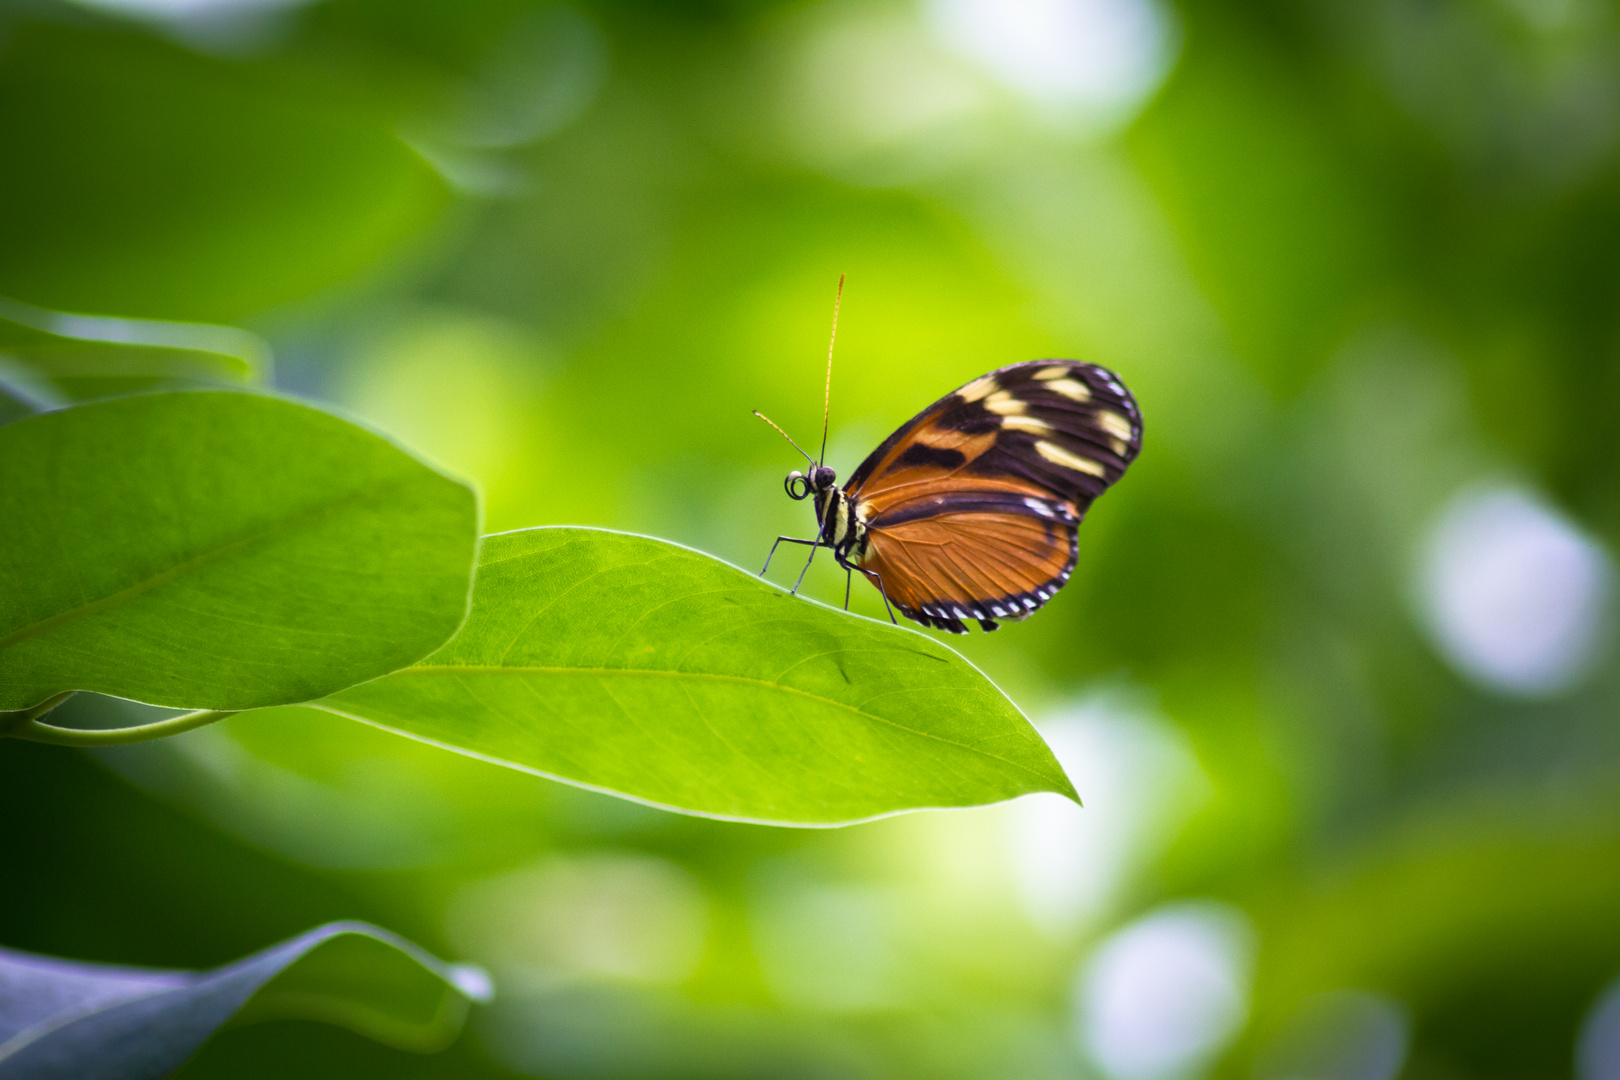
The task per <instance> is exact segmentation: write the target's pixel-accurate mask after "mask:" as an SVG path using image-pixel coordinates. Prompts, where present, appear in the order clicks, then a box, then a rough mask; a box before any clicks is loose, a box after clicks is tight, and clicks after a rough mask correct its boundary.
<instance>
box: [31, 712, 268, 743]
mask: <svg viewBox="0 0 1620 1080" xmlns="http://www.w3.org/2000/svg"><path fill="white" fill-rule="evenodd" d="M239 711H240V710H237V709H198V710H197V711H196V712H188V713H184V714H182V715H180V716H171V717H169V719H167V720H157V721H154V722H153V723H150V724H137V725H136V726H135V727H121V728H65V727H58V726H57V725H55V724H47V723H45V722H44V721H43V720H35V719H32V718H29V719H25V720H23V721H22V722H21V723H19V724H18V725H17V726H16V727H14V728H12V729H11V730H10V731H8V732H6V734H7V735H9V736H11V737H12V738H13V739H27V740H28V741H29V742H41V743H52V744H54V745H56V746H127V745H128V744H130V743H140V742H149V741H151V740H152V739H162V738H165V737H166V736H169V735H178V734H180V733H181V732H182V731H190V730H191V729H192V728H200V727H204V726H206V725H208V724H212V723H215V722H216V721H219V720H223V719H225V718H226V717H227V716H235V715H236V714H237V712H239Z"/></svg>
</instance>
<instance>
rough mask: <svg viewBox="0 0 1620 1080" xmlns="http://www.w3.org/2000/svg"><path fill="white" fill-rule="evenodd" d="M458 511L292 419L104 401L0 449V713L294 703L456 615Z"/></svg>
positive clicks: (178, 398) (357, 434) (278, 407)
mask: <svg viewBox="0 0 1620 1080" xmlns="http://www.w3.org/2000/svg"><path fill="white" fill-rule="evenodd" d="M477 516H478V511H477V503H476V497H475V496H474V495H473V493H472V491H471V490H470V489H468V488H467V487H466V486H465V485H463V484H461V483H458V482H457V481H454V480H451V479H449V478H447V477H445V476H443V475H441V474H439V473H438V472H435V471H434V470H433V469H431V468H429V467H428V466H426V465H424V464H422V463H421V462H420V461H418V460H417V459H416V458H414V457H412V456H410V455H409V454H407V453H405V452H404V451H402V450H400V449H399V448H398V447H396V446H394V445H393V444H392V443H390V442H388V441H387V440H386V439H383V438H381V437H379V436H377V435H374V434H372V433H371V432H369V431H366V430H365V429H363V428H360V427H357V426H355V425H354V424H351V423H349V422H348V421H346V420H342V419H339V418H338V417H336V416H332V415H330V414H329V413H324V412H321V411H320V410H318V409H314V408H311V407H309V406H307V405H302V404H298V403H296V402H292V401H285V400H282V399H279V398H273V397H261V396H258V395H253V394H242V393H230V392H223V391H193V392H186V393H170V394H152V395H145V396H136V397H127V398H115V399H112V400H109V401H102V402H96V403H94V404H90V405H83V406H79V407H78V408H73V409H67V410H64V411H62V412H54V413H45V414H43V415H40V416H34V417H29V418H27V419H24V420H19V421H17V422H16V423H14V424H11V425H9V426H7V427H3V428H0V521H3V522H5V523H6V525H5V528H6V539H5V543H4V544H0V709H20V708H26V707H28V706H30V705H33V704H36V703H38V702H40V701H43V700H44V699H46V698H48V697H50V696H52V695H54V694H56V693H59V692H61V691H65V690H95V691H99V692H101V693H105V694H113V695H116V696H118V697H125V698H133V699H135V700H139V701H146V702H150V703H152V704H160V705H168V706H172V707H176V708H197V709H246V708H253V707H256V706H260V705H279V704H286V703H289V702H296V701H302V700H305V699H307V698H311V697H319V696H321V695H322V694H328V693H331V692H332V691H334V690H338V689H341V688H342V687H345V686H348V685H351V684H352V683H355V682H359V681H360V680H362V679H370V678H374V677H376V676H378V675H381V674H383V673H385V672H388V671H392V670H393V669H395V668H398V667H401V666H404V665H406V664H409V663H412V662H413V661H416V660H419V659H421V658H422V657H423V656H425V655H427V654H428V653H429V652H431V651H432V650H433V649H435V648H437V647H438V646H439V645H440V644H442V643H443V642H444V641H445V639H446V638H448V637H449V636H450V635H451V634H452V633H453V632H454V631H455V629H456V626H457V624H458V623H460V621H461V618H462V616H463V614H464V612H465V611H466V605H467V593H468V582H469V577H470V575H471V572H472V563H473V559H474V551H475V549H476V545H477Z"/></svg>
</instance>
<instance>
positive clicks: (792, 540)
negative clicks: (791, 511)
mask: <svg viewBox="0 0 1620 1080" xmlns="http://www.w3.org/2000/svg"><path fill="white" fill-rule="evenodd" d="M784 540H786V541H787V542H788V543H790V544H809V545H810V546H811V547H815V546H816V544H817V542H818V541H815V540H800V539H798V538H797V537H794V536H778V537H777V538H776V543H775V544H772V545H771V553H770V554H769V555H767V556H765V566H764V568H763V569H761V570H760V572H759V576H760V577H764V576H765V571H766V570H769V569H770V568H771V560H772V559H773V558H775V557H776V549H777V546H778V545H780V544H781V543H782V541H784Z"/></svg>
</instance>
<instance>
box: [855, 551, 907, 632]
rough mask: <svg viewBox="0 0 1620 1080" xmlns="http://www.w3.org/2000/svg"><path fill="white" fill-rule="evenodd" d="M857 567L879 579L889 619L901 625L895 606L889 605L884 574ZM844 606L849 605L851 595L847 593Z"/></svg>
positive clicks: (870, 576) (879, 587) (884, 606)
mask: <svg viewBox="0 0 1620 1080" xmlns="http://www.w3.org/2000/svg"><path fill="white" fill-rule="evenodd" d="M856 569H857V570H859V571H860V572H861V573H863V574H865V575H866V576H867V577H869V578H876V579H877V587H878V592H880V593H882V594H883V610H884V611H887V612H888V613H889V621H890V622H892V623H894V625H896V626H899V625H900V620H899V619H897V618H895V617H894V608H892V607H890V606H889V590H887V589H885V588H884V587H883V575H882V574H880V573H878V572H877V571H876V570H868V569H867V568H866V567H864V566H858V567H856ZM844 606H845V607H846V608H847V607H848V606H849V596H848V595H847V593H846V595H845V597H844Z"/></svg>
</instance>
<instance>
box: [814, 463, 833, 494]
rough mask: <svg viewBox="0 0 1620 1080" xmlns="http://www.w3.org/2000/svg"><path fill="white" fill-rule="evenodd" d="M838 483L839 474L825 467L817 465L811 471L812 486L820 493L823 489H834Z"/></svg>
mask: <svg viewBox="0 0 1620 1080" xmlns="http://www.w3.org/2000/svg"><path fill="white" fill-rule="evenodd" d="M837 481H838V474H837V473H835V472H833V471H832V470H831V469H830V468H828V467H827V466H825V465H817V466H816V467H815V468H814V469H811V470H810V486H811V487H813V488H815V489H817V490H818V491H819V490H820V489H822V488H830V487H832V486H833V484H835V483H837Z"/></svg>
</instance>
